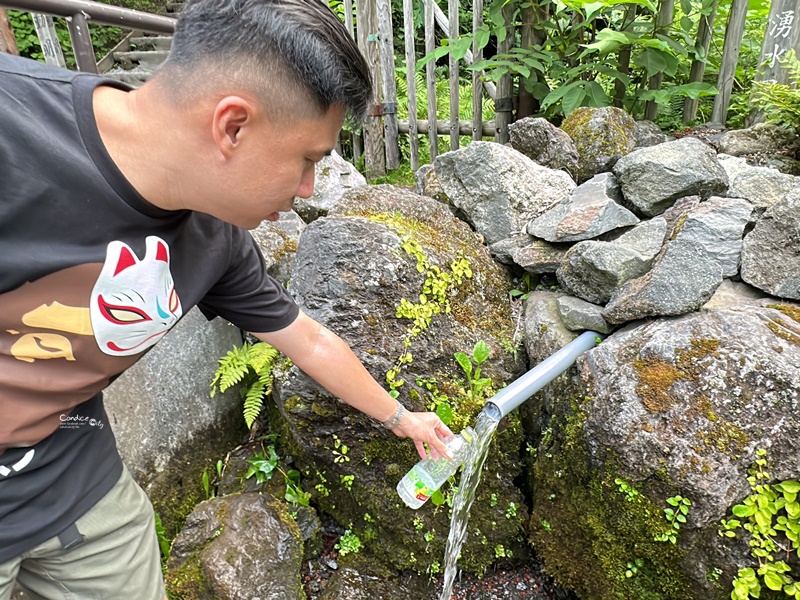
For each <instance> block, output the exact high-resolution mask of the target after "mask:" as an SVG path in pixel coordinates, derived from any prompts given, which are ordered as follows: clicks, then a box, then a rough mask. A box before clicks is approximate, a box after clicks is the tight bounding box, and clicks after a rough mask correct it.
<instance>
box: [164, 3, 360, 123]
mask: <svg viewBox="0 0 800 600" xmlns="http://www.w3.org/2000/svg"><path fill="white" fill-rule="evenodd" d="M156 79H157V80H158V81H159V83H160V84H161V85H162V86H165V87H166V88H167V89H168V90H170V91H171V92H173V96H175V97H176V98H177V99H178V101H179V102H180V101H181V100H184V101H187V100H189V101H190V100H191V99H193V98H195V97H197V96H198V95H199V94H202V93H204V91H205V92H207V91H209V88H210V89H211V90H213V91H215V92H235V90H236V89H237V88H238V89H241V88H245V89H248V90H249V91H251V92H253V93H254V94H255V95H256V96H257V97H258V99H259V100H260V101H261V102H263V103H264V104H265V105H266V106H267V107H268V108H269V109H272V110H273V111H274V112H276V113H277V114H278V115H279V116H281V115H282V117H283V119H284V120H286V121H291V120H292V119H293V118H298V117H300V118H314V117H319V116H321V115H323V114H325V113H326V112H327V111H328V109H330V108H331V107H333V106H336V105H342V106H344V107H345V108H346V109H347V110H348V112H349V114H350V117H351V118H352V119H354V120H355V121H362V120H363V119H364V117H365V116H366V113H367V111H368V109H369V106H370V103H371V101H372V81H371V78H370V74H369V69H368V68H367V63H366V61H365V60H364V57H363V56H362V55H361V52H359V50H358V46H357V45H356V43H355V42H354V40H353V39H352V38H351V37H350V35H349V34H348V32H347V29H346V28H345V27H344V24H343V23H342V22H341V20H340V19H339V17H337V16H336V15H335V14H334V13H333V12H332V11H331V10H330V8H328V6H327V3H323V2H322V0H190V1H189V3H188V4H187V5H186V7H185V8H184V9H183V10H182V11H181V13H180V15H179V17H178V22H177V24H176V27H175V37H174V39H173V42H172V49H171V51H170V54H169V57H168V59H167V61H166V62H165V64H164V66H163V67H162V69H161V70H160V71H159V73H158V75H157V77H156Z"/></svg>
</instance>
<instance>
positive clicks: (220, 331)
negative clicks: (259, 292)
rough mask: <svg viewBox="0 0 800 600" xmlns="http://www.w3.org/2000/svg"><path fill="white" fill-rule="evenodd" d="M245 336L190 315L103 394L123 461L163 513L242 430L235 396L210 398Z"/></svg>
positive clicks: (221, 323)
mask: <svg viewBox="0 0 800 600" xmlns="http://www.w3.org/2000/svg"><path fill="white" fill-rule="evenodd" d="M241 345H242V333H241V331H240V330H239V329H237V328H236V327H233V326H232V325H230V324H229V323H226V322H225V321H223V320H222V319H215V320H213V321H211V322H210V323H209V322H208V321H207V320H206V318H205V317H204V316H203V315H202V314H201V313H200V311H199V310H198V309H196V308H195V309H192V310H190V311H189V312H188V313H187V314H186V315H185V316H184V317H183V318H182V319H181V320H180V321H179V322H178V324H177V325H176V326H175V327H174V328H173V330H172V331H170V332H169V333H168V334H167V335H166V336H164V339H163V340H161V341H160V342H159V343H158V344H157V345H156V346H155V347H154V348H153V349H152V350H150V352H148V353H147V355H146V356H145V357H144V358H142V359H141V360H140V361H139V362H137V363H136V364H135V365H134V366H133V367H131V368H130V369H128V370H127V371H125V373H123V374H122V375H121V376H120V377H119V379H117V380H116V381H115V382H114V383H113V384H111V385H110V386H109V387H108V388H107V389H106V391H105V392H104V394H103V396H104V403H105V407H106V412H107V413H108V418H109V421H110V423H111V425H112V428H113V429H114V435H115V436H116V438H117V447H118V448H119V451H120V454H121V456H122V460H123V461H124V462H125V464H126V465H127V467H128V469H129V470H130V472H131V474H132V475H133V477H134V478H135V479H136V481H137V482H138V483H139V485H141V486H142V487H143V488H144V489H145V490H146V491H147V492H148V494H150V497H151V499H152V500H153V502H154V503H155V504H156V505H157V506H158V505H159V503H160V502H161V500H162V499H168V498H174V496H175V494H176V493H178V492H176V490H180V488H181V486H182V485H183V484H182V480H183V479H184V478H185V479H186V480H187V483H186V485H189V484H188V481H189V480H190V479H189V478H190V477H191V475H190V474H191V473H196V475H197V478H196V479H194V480H195V481H199V480H200V479H199V476H200V473H201V472H202V470H203V468H204V467H205V466H206V460H207V458H206V457H209V456H224V455H225V454H226V453H227V452H228V450H229V449H230V448H232V447H233V446H235V445H236V444H237V443H238V441H239V437H240V436H241V434H242V432H243V430H244V419H243V417H242V412H241V411H242V401H241V398H239V395H238V394H237V393H236V391H235V390H228V391H227V392H226V393H224V394H217V395H215V396H214V398H213V399H212V398H210V397H209V396H210V388H209V387H208V386H209V384H210V383H211V380H212V378H213V376H214V372H215V371H216V369H217V366H218V365H219V363H218V360H219V358H220V357H221V356H224V355H225V354H226V353H227V352H228V351H229V350H231V348H233V347H234V346H241Z"/></svg>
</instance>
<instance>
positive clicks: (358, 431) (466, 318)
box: [273, 186, 526, 569]
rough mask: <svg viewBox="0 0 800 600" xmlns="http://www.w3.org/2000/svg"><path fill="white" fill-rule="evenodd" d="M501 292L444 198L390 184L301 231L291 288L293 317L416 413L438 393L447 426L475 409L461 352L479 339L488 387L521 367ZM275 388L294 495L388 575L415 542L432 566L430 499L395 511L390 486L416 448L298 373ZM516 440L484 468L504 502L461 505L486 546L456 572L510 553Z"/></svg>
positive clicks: (494, 270)
mask: <svg viewBox="0 0 800 600" xmlns="http://www.w3.org/2000/svg"><path fill="white" fill-rule="evenodd" d="M426 282H428V284H427V285H428V287H427V288H426V287H425V286H426ZM511 287H512V283H511V278H510V276H509V274H508V273H507V271H506V270H505V268H504V267H502V266H501V265H498V264H497V263H496V262H495V261H493V260H492V258H491V256H490V254H489V251H488V249H487V248H486V246H484V245H483V244H482V243H481V242H480V240H479V239H478V238H477V236H476V235H475V233H474V232H473V231H472V230H471V229H470V228H469V226H467V224H466V223H464V222H462V221H459V220H457V219H455V218H454V217H453V216H452V214H451V213H450V211H449V210H448V208H447V207H446V206H444V205H443V204H441V203H439V202H436V201H435V200H432V199H430V198H426V197H423V196H419V195H417V194H414V193H412V192H410V191H408V190H404V189H401V188H396V187H393V186H372V187H363V188H359V189H357V190H352V191H351V192H350V193H349V194H347V195H346V196H345V197H344V198H343V199H342V201H341V202H340V203H339V205H338V206H337V207H336V208H335V210H332V211H331V212H330V213H329V214H328V216H327V217H325V218H322V219H318V220H317V221H315V222H314V223H312V224H310V225H309V226H308V227H307V228H306V230H305V231H304V232H303V236H302V237H301V240H300V245H299V248H298V251H297V256H296V260H295V268H294V271H293V273H292V279H291V283H290V291H291V292H292V293H293V294H294V296H295V298H296V299H297V301H298V303H299V304H300V306H301V307H302V309H303V310H304V311H305V312H306V313H307V314H309V315H310V316H312V317H313V318H315V319H316V320H318V321H319V322H321V323H322V324H323V325H325V326H327V327H329V328H330V329H331V330H332V331H334V332H336V333H337V334H338V335H340V336H341V337H342V338H343V339H344V340H345V341H346V342H347V343H348V344H349V345H350V347H351V348H352V349H353V351H354V352H355V354H356V355H357V356H358V357H359V358H360V359H361V361H362V362H363V363H364V364H365V366H366V368H367V370H368V371H369V372H370V373H371V374H372V376H373V377H374V378H375V379H376V380H377V381H379V382H381V383H383V384H384V385H386V387H388V384H387V383H386V382H387V374H390V373H391V376H390V377H389V381H394V382H399V381H400V380H402V381H403V384H402V385H397V391H398V393H399V400H400V402H402V403H403V404H404V405H405V406H406V407H407V408H408V409H410V410H423V409H425V408H426V407H427V405H428V402H430V397H431V394H433V393H435V394H436V395H437V396H439V395H442V394H444V395H447V396H448V403H449V404H450V405H451V406H452V409H453V413H454V420H453V421H452V422H451V427H453V428H454V429H455V430H460V429H461V428H462V427H463V426H464V425H466V424H469V423H471V422H472V421H473V419H474V418H475V414H476V413H477V411H479V410H480V408H481V406H482V404H481V403H480V402H469V401H468V400H467V396H466V395H462V394H461V392H459V391H458V390H459V389H460V387H461V386H463V372H460V371H461V369H460V367H459V366H458V363H457V362H456V361H455V359H454V357H453V355H454V353H455V352H470V351H471V350H472V348H473V347H474V345H475V343H476V342H477V341H479V340H484V341H485V342H486V343H487V345H488V346H489V348H490V359H489V360H488V361H487V362H486V363H485V364H484V365H483V366H482V371H483V374H485V376H486V377H489V378H491V380H492V381H493V382H496V383H497V385H500V384H501V382H506V383H507V382H511V381H513V380H514V379H516V378H517V377H518V376H519V375H520V374H521V373H522V372H523V370H524V367H525V365H524V363H522V362H521V361H520V362H517V359H516V358H515V356H514V354H512V353H509V352H508V351H507V349H509V348H512V347H513V341H512V338H513V335H514V331H515V327H516V323H515V322H514V320H513V317H512V313H511V306H510V304H509V301H508V292H509V290H510V289H511ZM423 294H425V301H424V302H423V301H422V299H421V298H420V296H421V295H423ZM401 307H402V308H401ZM482 376H484V375H482ZM274 388H275V390H274V394H273V395H274V398H275V403H276V407H277V410H276V411H275V414H274V416H275V419H274V422H275V425H276V427H278V428H279V429H280V430H281V439H285V440H286V443H287V444H288V445H290V446H291V448H292V450H293V452H292V455H293V456H294V457H295V462H296V467H295V468H297V469H298V470H300V471H301V472H303V473H304V474H306V476H307V478H306V479H304V482H303V487H304V489H305V490H307V491H311V492H312V494H313V499H314V502H315V503H316V504H317V505H319V506H320V507H321V509H322V510H324V511H325V512H326V513H328V514H330V515H332V516H333V517H334V518H335V519H336V520H337V521H338V522H339V523H346V524H350V523H352V527H351V529H352V531H353V533H354V534H355V535H358V536H359V538H360V539H361V541H362V542H363V543H364V545H365V548H364V550H363V552H365V553H368V554H369V555H370V556H372V557H373V558H374V559H375V560H376V561H379V562H383V563H384V564H385V565H387V566H389V567H391V568H395V569H406V568H411V567H412V566H413V567H414V568H419V567H420V565H421V564H422V563H421V561H424V560H428V555H423V554H422V553H421V552H420V550H419V548H420V544H425V547H429V548H430V549H431V550H430V553H429V558H430V560H431V561H434V560H436V557H437V556H441V554H442V553H443V551H444V545H445V542H446V534H445V533H443V532H446V531H447V530H448V526H449V517H448V515H447V514H446V512H445V511H437V512H435V513H434V511H433V508H434V507H433V506H432V505H430V506H426V507H423V508H422V509H420V511H414V512H412V511H410V510H406V509H399V508H398V506H397V503H398V499H397V493H396V490H395V488H396V486H397V482H398V481H399V480H400V479H401V478H402V476H403V474H404V473H405V472H407V471H408V470H409V469H410V468H411V467H412V466H413V465H414V463H415V462H417V460H418V456H417V453H416V449H415V447H414V445H413V444H412V443H411V442H410V441H409V440H404V439H398V438H397V437H396V436H394V435H393V434H392V433H391V432H387V431H386V430H385V429H383V428H382V427H381V426H380V424H379V423H377V422H376V421H374V420H373V419H371V418H369V417H367V416H366V415H364V414H362V413H360V412H359V411H357V410H355V409H353V408H351V407H349V406H347V405H346V404H344V403H343V402H342V401H340V400H339V399H337V398H335V397H334V396H332V395H331V394H330V393H328V392H326V391H324V390H322V389H321V388H320V387H319V386H317V385H316V384H315V383H314V382H313V381H312V380H311V379H310V378H308V377H307V376H306V375H305V374H303V373H302V372H301V371H300V369H298V368H297V367H292V368H291V369H289V370H288V371H286V372H284V373H280V374H278V376H277V377H276V381H275V386H274ZM443 390H447V391H443ZM462 398H463V400H462ZM520 436H521V431H520V430H518V429H515V428H512V427H508V428H505V429H504V431H503V432H502V433H501V434H499V435H498V437H497V439H496V448H497V449H498V451H497V455H496V457H494V458H491V459H490V460H491V461H493V462H492V467H491V468H492V469H493V470H496V472H498V473H500V474H501V476H500V477H499V478H498V479H497V480H493V481H491V482H488V485H486V486H485V487H484V488H483V490H482V492H481V493H487V494H491V493H494V494H496V495H497V497H498V498H500V499H501V500H502V502H501V504H500V505H498V506H490V505H489V503H486V504H484V506H483V508H478V509H477V510H476V511H473V514H472V515H471V523H475V525H476V526H477V527H480V528H481V530H482V531H484V532H485V535H486V536H487V540H488V544H487V546H484V545H482V544H480V545H475V546H474V547H471V548H468V549H465V551H464V553H463V556H462V560H463V563H462V565H465V567H466V568H468V569H470V568H471V569H478V568H479V566H480V565H488V564H491V563H492V562H493V561H494V560H495V558H496V557H495V556H494V552H493V548H494V547H495V546H496V545H497V544H504V545H506V546H508V545H509V544H510V543H511V542H512V540H513V539H514V537H515V536H516V535H518V532H519V528H520V527H521V526H522V523H523V521H524V517H523V516H522V515H523V514H524V513H525V512H526V510H525V508H524V500H523V496H522V493H521V492H520V491H519V490H518V489H516V487H515V486H514V484H513V481H514V477H515V475H514V473H518V472H519V470H520V469H521V465H520V464H519V463H518V461H512V460H508V456H509V455H508V453H509V452H513V453H514V455H516V454H517V453H518V449H519V444H520ZM343 447H346V448H347V450H346V451H343V450H342V448H343ZM343 454H346V458H341V455H343ZM504 457H505V458H504ZM343 478H344V479H343ZM482 487H483V486H482ZM443 493H447V490H444V492H443ZM509 502H514V503H515V504H516V506H518V507H520V508H519V516H518V517H515V518H512V519H507V518H506V517H505V514H504V509H502V506H506V507H507V506H508V503H509ZM501 509H502V510H501ZM364 513H368V514H369V515H370V520H365V518H364ZM415 517H418V518H421V519H424V520H425V526H426V531H427V530H431V531H436V532H437V535H436V536H435V537H434V538H433V539H432V540H431V541H430V542H428V541H427V540H425V539H423V538H422V537H420V536H421V535H422V534H421V532H420V531H419V530H418V529H415V527H414V524H413V521H414V518H415ZM491 522H495V523H496V525H497V526H496V527H493V526H492V525H491ZM410 540H415V541H414V542H413V543H412V542H411V541H410ZM470 565H471V566H470Z"/></svg>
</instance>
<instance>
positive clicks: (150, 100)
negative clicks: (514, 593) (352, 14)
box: [0, 0, 450, 600]
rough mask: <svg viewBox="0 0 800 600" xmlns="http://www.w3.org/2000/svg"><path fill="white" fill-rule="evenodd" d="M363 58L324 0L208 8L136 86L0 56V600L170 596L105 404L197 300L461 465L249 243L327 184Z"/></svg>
mask: <svg viewBox="0 0 800 600" xmlns="http://www.w3.org/2000/svg"><path fill="white" fill-rule="evenodd" d="M369 102H370V81H369V75H368V72H367V69H366V64H365V63H364V60H363V58H362V57H361V55H360V54H359V52H358V49H357V48H356V47H355V45H354V44H353V42H352V40H351V39H350V37H349V36H348V35H347V33H346V31H345V30H344V28H343V27H342V25H341V23H340V22H339V20H338V19H337V18H336V17H335V16H334V15H333V13H331V11H330V10H328V9H327V8H326V7H325V6H324V5H323V4H322V3H321V2H320V1H319V0H196V1H194V2H192V3H190V4H189V5H188V6H187V8H186V9H185V10H184V12H183V13H182V15H181V17H180V19H179V22H178V25H177V30H176V34H175V39H174V42H173V47H172V52H171V54H170V57H169V59H168V61H167V63H166V64H165V66H164V67H163V69H162V70H161V71H160V72H159V74H158V75H157V76H156V77H155V78H154V79H153V80H151V81H150V82H148V83H147V84H146V85H144V86H143V87H141V88H140V89H139V90H136V91H130V90H127V89H126V88H125V87H124V86H121V85H119V84H116V83H114V82H110V81H108V80H105V79H102V78H99V77H97V76H93V75H88V74H77V73H71V72H68V71H63V70H58V69H53V68H50V67H47V66H45V65H41V64H39V63H35V62H32V61H27V60H24V59H18V58H13V57H9V56H5V55H0V600H7V599H8V598H9V597H10V595H11V588H12V586H13V584H14V581H15V580H17V581H18V582H19V583H20V584H21V585H22V586H23V587H24V588H26V589H27V590H29V591H30V593H31V594H32V595H33V596H34V597H37V598H48V599H49V598H76V599H84V598H101V599H103V600H115V599H120V600H161V599H162V598H163V597H164V584H163V582H162V579H161V572H160V567H159V555H158V549H157V545H156V539H155V533H154V524H153V512H152V507H151V505H150V503H149V501H148V499H147V497H146V496H145V495H144V492H142V490H141V489H139V488H138V487H137V486H136V484H135V483H134V482H133V480H132V479H131V477H130V475H129V474H128V473H127V471H125V470H124V468H123V466H122V464H121V461H120V459H119V456H118V454H117V452H116V448H115V443H114V438H113V434H112V433H111V430H110V427H108V426H107V423H108V420H107V417H106V415H105V412H104V410H103V406H102V400H101V390H102V389H103V388H105V387H106V386H107V385H108V384H109V383H110V381H112V380H113V379H114V378H115V377H116V376H117V375H118V374H119V373H121V372H122V371H124V370H125V369H126V368H127V367H129V366H130V365H132V364H133V363H134V362H135V361H136V360H137V359H138V358H139V357H140V356H141V355H142V353H143V352H145V351H146V350H147V349H148V348H149V347H151V346H152V345H153V344H155V343H156V342H157V341H158V340H159V339H160V338H161V337H163V335H164V334H165V333H166V332H167V331H168V330H169V329H170V328H171V327H172V326H173V325H174V324H175V323H176V322H177V321H178V319H179V318H180V317H181V316H182V315H183V314H185V313H186V312H187V311H188V310H189V309H190V308H191V307H192V306H195V305H197V306H199V308H200V309H201V310H202V311H203V312H204V313H205V314H206V315H207V316H208V317H209V318H212V317H214V316H221V317H223V318H225V319H228V320H230V321H231V322H233V323H234V324H236V325H238V326H239V327H241V328H242V329H245V330H248V331H251V332H253V333H254V334H255V335H256V336H257V337H258V338H260V339H262V340H264V341H265V342H268V343H269V344H272V345H273V346H275V347H276V348H278V349H279V350H281V351H282V352H283V353H285V354H286V355H287V356H288V357H289V358H290V359H291V360H292V361H293V362H294V363H295V364H296V365H297V366H298V367H299V368H301V369H303V370H304V371H305V372H306V373H307V374H308V375H310V376H311V377H313V378H315V379H316V380H317V381H318V382H319V383H321V384H322V385H323V386H325V387H326V388H327V389H328V390H329V391H330V392H332V393H333V394H335V395H336V396H338V397H340V398H342V399H343V400H344V401H346V402H347V403H348V404H350V405H352V406H353V407H355V408H357V409H359V410H361V411H363V412H364V413H366V414H368V415H370V416H371V417H373V418H375V419H376V420H377V421H380V422H382V423H384V425H385V426H386V427H388V428H390V429H391V430H392V431H393V432H394V433H395V434H397V435H398V436H402V437H410V438H412V439H413V440H414V441H415V444H416V446H417V448H418V451H419V453H420V455H421V456H425V449H424V446H423V444H424V443H427V444H428V445H429V447H430V449H431V451H432V452H433V453H435V454H438V453H443V454H444V453H446V452H447V449H446V447H445V446H444V444H443V442H442V441H441V440H442V438H444V437H446V436H447V435H448V434H449V433H450V432H449V430H448V429H447V427H446V426H445V425H444V424H443V423H442V422H441V421H440V420H439V419H438V418H437V417H436V415H434V414H432V413H409V412H406V411H405V410H404V409H403V407H402V405H400V404H399V403H398V402H396V401H395V400H393V399H392V398H391V397H390V396H389V395H388V394H387V393H386V391H385V390H383V389H382V387H381V386H380V385H379V384H378V383H377V382H376V381H375V380H374V379H372V377H371V376H370V375H369V374H368V373H367V371H366V370H365V369H364V367H363V366H362V365H361V363H360V362H359V361H358V359H357V358H356V357H355V355H354V354H353V353H352V351H351V350H350V349H349V348H348V347H347V346H346V345H345V344H344V342H343V341H342V340H341V339H340V338H338V337H337V336H336V335H334V334H333V333H331V332H330V331H328V330H327V329H325V328H324V327H322V326H321V325H319V324H318V323H316V322H315V321H313V320H312V319H311V318H309V317H308V316H306V315H304V314H303V313H302V312H300V311H299V309H298V308H297V306H296V305H295V304H294V302H293V301H292V300H291V298H290V297H289V296H288V294H287V293H286V291H285V290H284V289H283V288H282V287H281V286H280V285H278V284H277V283H276V282H275V281H274V280H272V279H271V278H269V277H268V276H267V275H266V274H265V272H264V266H263V261H262V259H261V256H260V254H259V251H258V248H257V246H256V245H255V243H254V242H253V240H252V239H251V237H250V236H249V234H248V233H247V232H246V231H244V229H248V228H254V227H256V226H257V225H258V224H259V223H261V221H263V220H264V219H268V220H275V219H277V218H278V213H279V212H281V211H288V210H290V209H291V207H292V201H293V199H294V197H295V196H301V197H308V196H310V195H311V193H312V191H313V187H314V164H315V163H316V162H317V161H319V160H320V159H321V158H322V157H323V156H325V155H326V154H328V153H330V152H331V150H332V148H333V147H334V145H335V144H336V140H337V137H338V134H339V130H340V128H341V126H342V123H343V120H344V117H345V113H346V111H347V110H349V111H350V112H351V113H352V114H353V115H354V116H355V117H356V118H359V117H362V116H363V115H364V113H365V112H366V109H367V106H368V104H369Z"/></svg>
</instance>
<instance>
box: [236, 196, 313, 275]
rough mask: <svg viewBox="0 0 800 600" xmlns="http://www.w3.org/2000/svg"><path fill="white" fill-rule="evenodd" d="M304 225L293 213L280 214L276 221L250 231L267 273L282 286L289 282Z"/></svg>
mask: <svg viewBox="0 0 800 600" xmlns="http://www.w3.org/2000/svg"><path fill="white" fill-rule="evenodd" d="M305 226H306V224H305V223H304V222H303V220H302V219H301V218H300V215H298V214H297V213H296V212H294V211H290V212H288V213H280V218H279V219H278V220H277V221H263V222H262V223H261V225H259V226H258V227H257V228H256V229H253V230H251V231H250V235H252V236H253V238H255V240H256V242H257V243H258V247H259V249H260V250H261V256H263V257H264V264H265V265H266V266H267V273H269V274H270V275H271V276H272V277H274V278H275V279H277V280H278V281H279V282H281V283H282V284H286V283H288V281H289V275H290V274H291V272H292V264H293V262H294V253H295V252H296V251H297V242H298V241H299V240H300V234H301V233H303V229H305Z"/></svg>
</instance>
